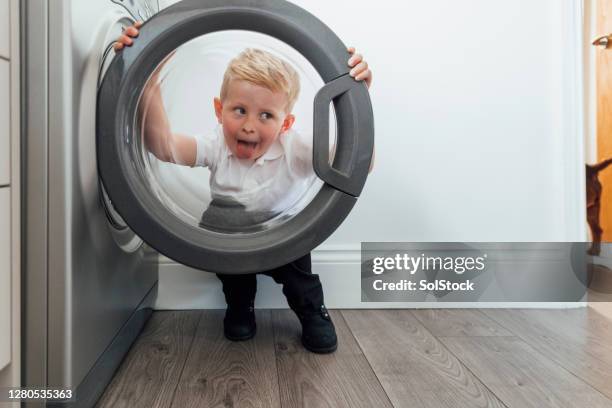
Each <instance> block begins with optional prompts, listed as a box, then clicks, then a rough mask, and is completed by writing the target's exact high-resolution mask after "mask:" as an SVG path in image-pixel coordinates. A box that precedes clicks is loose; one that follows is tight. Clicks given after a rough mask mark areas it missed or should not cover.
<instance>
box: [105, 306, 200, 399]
mask: <svg viewBox="0 0 612 408" xmlns="http://www.w3.org/2000/svg"><path fill="white" fill-rule="evenodd" d="M199 318H200V312H199V311H182V312H170V311H168V312H155V313H153V315H152V316H151V318H150V319H149V321H148V323H147V325H146V326H145V328H144V330H143V332H142V334H141V335H140V337H138V339H137V340H136V342H135V343H134V345H133V346H132V348H131V349H130V351H129V352H128V355H127V356H126V358H125V359H124V361H123V363H122V364H121V366H120V367H119V370H118V371H117V373H116V374H115V376H114V378H113V380H112V381H111V384H110V385H109V386H108V387H107V389H106V391H105V392H104V394H103V395H102V398H101V399H100V401H99V402H98V404H97V405H96V406H97V407H98V408H106V407H109V408H121V407H126V408H139V407H142V408H153V407H155V408H157V407H159V408H162V407H170V405H171V403H172V398H173V395H174V390H175V389H176V385H177V383H178V381H179V378H180V375H181V371H182V369H183V367H184V364H185V360H186V358H187V355H188V353H189V348H190V347H191V344H192V342H193V339H194V335H195V332H196V327H197V325H198V320H199Z"/></svg>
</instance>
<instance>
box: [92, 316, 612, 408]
mask: <svg viewBox="0 0 612 408" xmlns="http://www.w3.org/2000/svg"><path fill="white" fill-rule="evenodd" d="M223 313H224V312H223V311H217V310H203V311H158V312H156V313H154V314H153V316H152V318H151V320H150V321H149V322H148V324H147V326H146V327H145V329H144V331H143V333H142V334H141V335H140V337H139V339H138V340H137V341H136V343H135V344H134V345H133V347H132V349H131V350H130V352H129V354H128V356H127V357H126V359H125V360H124V362H123V363H122V365H121V367H120V368H119V370H118V371H117V373H116V374H115V377H114V379H113V381H112V382H111V384H110V385H109V386H108V388H107V390H106V392H105V393H104V395H103V396H102V398H101V400H100V401H99V402H98V405H97V406H98V407H112V408H118V407H130V408H137V407H143V408H152V407H174V408H183V407H240V408H241V407H265V408H269V407H308V408H310V407H333V408H337V407H351V408H353V407H368V408H369V407H377V408H378V407H489V406H491V407H520V408H523V407H538V408H539V407H572V408H573V407H611V408H612V319H610V318H609V317H607V316H604V315H602V314H600V313H599V312H598V311H596V310H594V309H592V308H582V309H567V310H540V309H538V310H533V309H529V310H527V309H494V310H493V309H489V310H479V309H452V310H449V309H435V310H429V309H428V310H342V311H332V318H333V320H334V323H335V325H336V330H337V333H338V337H339V346H338V350H337V352H336V353H333V354H329V355H315V354H312V353H309V352H307V351H305V350H304V349H303V348H302V346H301V344H300V341H299V333H300V328H299V323H298V321H297V319H296V318H295V317H294V315H293V314H292V312H290V311H288V310H259V311H257V328H258V333H257V336H256V337H255V338H254V339H252V340H250V341H246V342H238V343H234V342H230V341H228V340H226V339H225V338H224V337H223V328H222V326H223Z"/></svg>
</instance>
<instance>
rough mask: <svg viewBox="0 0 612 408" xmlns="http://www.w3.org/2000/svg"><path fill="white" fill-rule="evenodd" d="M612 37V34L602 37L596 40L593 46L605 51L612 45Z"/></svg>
mask: <svg viewBox="0 0 612 408" xmlns="http://www.w3.org/2000/svg"><path fill="white" fill-rule="evenodd" d="M611 37H612V34H606V35H602V36H600V37H597V38H596V39H594V40H593V42H592V43H591V44H593V45H594V46H596V47H601V48H603V49H607V48H608V46H609V45H610V38H611Z"/></svg>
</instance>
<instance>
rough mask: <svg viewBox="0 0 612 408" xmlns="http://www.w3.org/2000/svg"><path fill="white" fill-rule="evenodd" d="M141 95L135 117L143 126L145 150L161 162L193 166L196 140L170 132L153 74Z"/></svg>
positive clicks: (159, 91)
mask: <svg viewBox="0 0 612 408" xmlns="http://www.w3.org/2000/svg"><path fill="white" fill-rule="evenodd" d="M143 98H144V101H145V103H144V106H143V107H142V108H141V109H139V113H138V115H139V117H138V119H139V123H141V125H142V126H143V137H144V144H145V146H146V148H147V150H149V151H150V152H151V153H153V155H154V156H155V157H157V158H158V159H159V160H161V161H165V162H170V163H176V164H182V165H185V166H192V167H193V166H194V165H195V163H196V152H197V145H196V140H195V138H194V137H192V136H188V135H183V134H180V133H174V132H172V129H171V128H170V122H169V121H168V115H167V114H166V109H165V108H164V103H163V100H162V97H161V90H160V87H159V82H158V80H157V78H156V76H154V77H153V78H151V80H150V85H148V86H147V88H146V89H145V91H144V94H143ZM141 106H142V105H141Z"/></svg>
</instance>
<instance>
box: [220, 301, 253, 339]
mask: <svg viewBox="0 0 612 408" xmlns="http://www.w3.org/2000/svg"><path fill="white" fill-rule="evenodd" d="M256 332H257V326H256V324H255V309H254V307H253V306H252V305H251V306H234V305H228V306H227V310H226V311H225V318H224V319H223V334H225V337H226V338H227V339H229V340H232V341H242V340H248V339H251V338H253V336H255V333H256Z"/></svg>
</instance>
